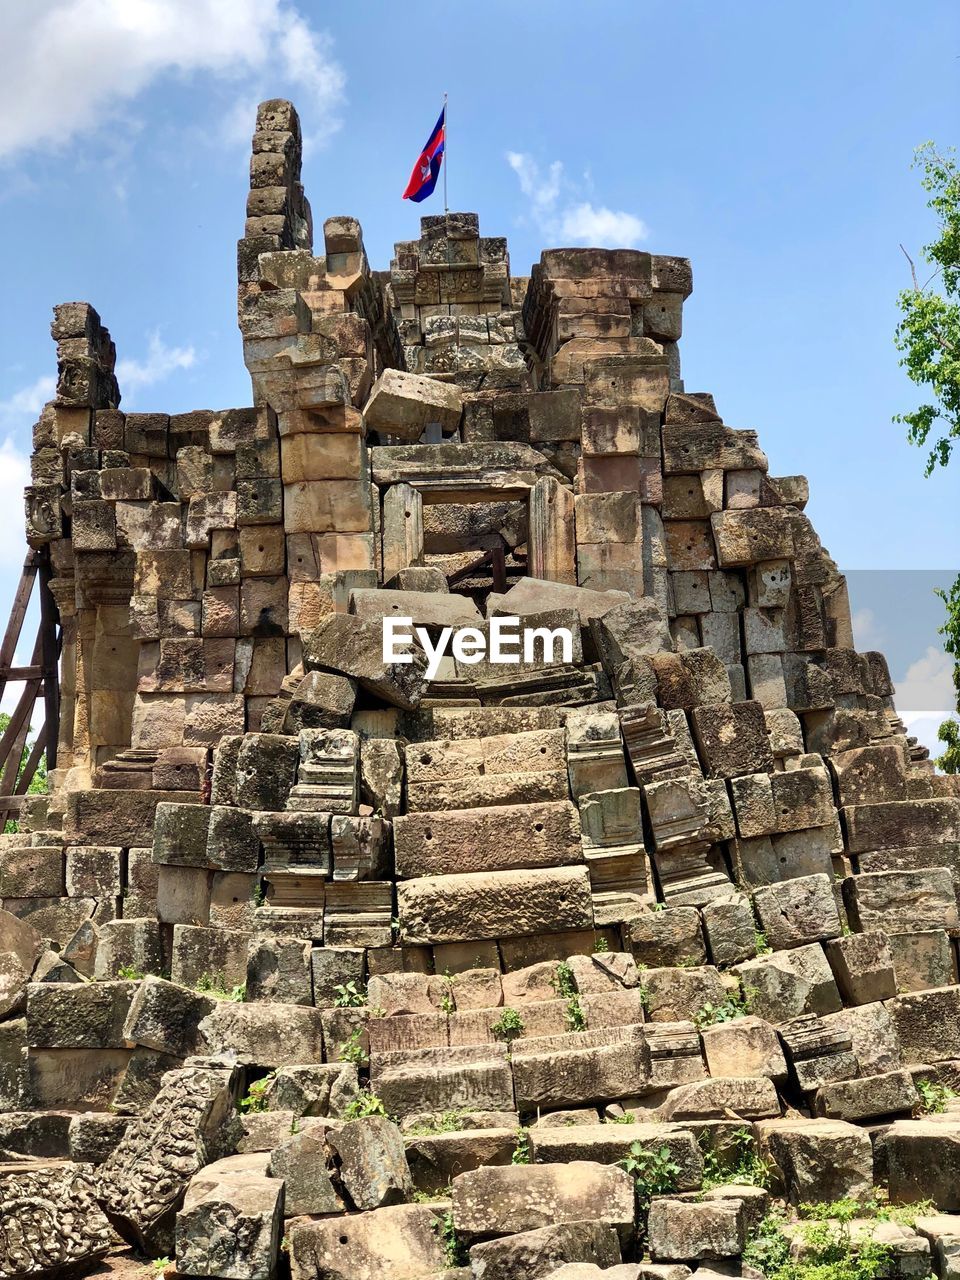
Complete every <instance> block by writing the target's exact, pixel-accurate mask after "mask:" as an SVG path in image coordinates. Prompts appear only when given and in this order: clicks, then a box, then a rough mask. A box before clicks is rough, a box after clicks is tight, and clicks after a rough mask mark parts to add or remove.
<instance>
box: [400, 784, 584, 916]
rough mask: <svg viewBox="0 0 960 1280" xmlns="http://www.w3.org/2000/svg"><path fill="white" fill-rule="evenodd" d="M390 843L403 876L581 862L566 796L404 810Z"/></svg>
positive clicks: (572, 812) (575, 826)
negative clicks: (438, 810)
mask: <svg viewBox="0 0 960 1280" xmlns="http://www.w3.org/2000/svg"><path fill="white" fill-rule="evenodd" d="M394 847H395V851H396V867H397V875H398V876H402V877H405V878H408V879H412V878H414V877H417V876H438V875H443V874H447V873H465V872H487V871H490V872H496V871H511V870H515V869H518V868H521V867H525V868H535V867H560V866H564V865H567V864H570V863H576V862H581V861H582V860H583V850H582V847H581V844H580V821H579V818H578V816H577V811H576V809H575V808H574V806H573V805H572V804H571V803H570V802H569V801H568V800H558V801H554V802H552V803H549V804H525V805H495V806H491V807H489V808H482V809H457V810H456V811H455V812H449V813H444V812H441V813H409V814H407V815H405V816H403V817H398V818H396V819H395V820H394ZM505 932H506V930H505Z"/></svg>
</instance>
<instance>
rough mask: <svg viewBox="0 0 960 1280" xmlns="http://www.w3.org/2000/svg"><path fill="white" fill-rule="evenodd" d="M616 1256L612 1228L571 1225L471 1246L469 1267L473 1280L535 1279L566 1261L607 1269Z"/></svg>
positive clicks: (617, 1244) (617, 1247)
mask: <svg viewBox="0 0 960 1280" xmlns="http://www.w3.org/2000/svg"><path fill="white" fill-rule="evenodd" d="M620 1256H621V1255H620V1241H619V1238H618V1236H617V1233H616V1231H615V1230H614V1229H613V1228H612V1227H609V1226H605V1225H602V1224H601V1223H598V1222H571V1223H563V1224H562V1225H560V1226H555V1227H540V1228H538V1229H537V1230H536V1231H521V1232H519V1233H518V1234H517V1235H512V1236H505V1237H504V1238H503V1239H500V1240H487V1241H485V1242H484V1243H482V1244H475V1245H474V1246H473V1247H472V1248H471V1250H470V1266H471V1273H472V1276H473V1277H474V1278H475V1280H516V1277H517V1276H526V1277H529V1278H530V1280H538V1277H546V1276H552V1275H554V1274H555V1272H556V1268H557V1267H560V1266H562V1265H563V1264H564V1263H566V1262H582V1263H592V1264H593V1265H595V1266H602V1267H604V1268H608V1267H612V1266H615V1265H616V1264H617V1263H619V1262H620ZM604 1274H609V1273H608V1272H606V1271H605V1272H604Z"/></svg>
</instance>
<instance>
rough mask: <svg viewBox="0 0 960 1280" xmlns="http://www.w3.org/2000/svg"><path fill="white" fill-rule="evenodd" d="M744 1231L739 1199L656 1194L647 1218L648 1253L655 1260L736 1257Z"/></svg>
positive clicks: (740, 1249) (744, 1223)
mask: <svg viewBox="0 0 960 1280" xmlns="http://www.w3.org/2000/svg"><path fill="white" fill-rule="evenodd" d="M746 1230H747V1224H746V1216H745V1214H744V1209H743V1203H742V1201H740V1200H714V1201H703V1202H701V1203H694V1202H691V1201H688V1200H674V1199H671V1198H670V1197H668V1196H656V1197H655V1198H654V1200H653V1203H652V1204H651V1206H650V1213H649V1217H648V1219H647V1239H648V1244H649V1248H650V1256H651V1257H652V1258H654V1259H656V1260H657V1261H661V1260H662V1261H667V1262H673V1261H676V1262H684V1261H686V1262H699V1261H702V1260H705V1259H707V1260H709V1259H720V1258H736V1257H739V1255H740V1254H741V1253H742V1252H743V1248H744V1245H745V1243H746Z"/></svg>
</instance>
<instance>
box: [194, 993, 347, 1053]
mask: <svg viewBox="0 0 960 1280" xmlns="http://www.w3.org/2000/svg"><path fill="white" fill-rule="evenodd" d="M199 1031H200V1037H201V1041H202V1043H203V1045H204V1046H205V1050H204V1051H205V1052H206V1053H208V1054H213V1055H216V1054H220V1053H230V1054H232V1055H235V1060H236V1061H238V1062H241V1063H244V1064H245V1065H248V1066H258V1067H266V1068H268V1069H271V1070H272V1069H273V1068H274V1067H284V1066H290V1065H295V1064H300V1063H305V1064H309V1063H318V1062H323V1020H322V1014H321V1011H320V1010H319V1009H314V1008H312V1007H305V1006H303V1005H292V1004H268V1003H266V1002H263V1003H257V1004H238V1003H235V1002H234V1001H232V1000H217V1001H216V1002H215V1004H214V1008H213V1009H212V1010H211V1011H210V1013H208V1014H207V1016H206V1017H205V1018H204V1019H203V1021H202V1022H201V1023H200V1027H199Z"/></svg>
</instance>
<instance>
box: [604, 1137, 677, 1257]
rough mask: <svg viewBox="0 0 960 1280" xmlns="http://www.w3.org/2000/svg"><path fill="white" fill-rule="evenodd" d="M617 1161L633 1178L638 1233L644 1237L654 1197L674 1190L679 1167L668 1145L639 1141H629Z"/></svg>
mask: <svg viewBox="0 0 960 1280" xmlns="http://www.w3.org/2000/svg"><path fill="white" fill-rule="evenodd" d="M617 1164H618V1165H619V1166H620V1167H621V1169H625V1170H626V1171H627V1173H629V1175H630V1177H631V1178H632V1179H633V1187H634V1191H635V1193H636V1198H637V1228H638V1230H639V1232H640V1234H641V1236H645V1235H646V1232H647V1217H648V1215H649V1213H650V1205H651V1203H652V1201H653V1198H654V1196H663V1195H668V1194H669V1193H670V1192H671V1191H676V1189H677V1186H678V1185H679V1181H680V1174H681V1172H682V1170H681V1168H680V1166H679V1165H678V1164H677V1162H676V1160H674V1158H673V1154H672V1152H671V1151H670V1148H669V1147H668V1146H662V1147H656V1148H654V1149H650V1148H648V1147H644V1146H642V1145H641V1143H639V1142H632V1143H631V1144H630V1150H629V1152H628V1153H627V1155H625V1156H624V1157H623V1159H622V1160H618V1161H617Z"/></svg>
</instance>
